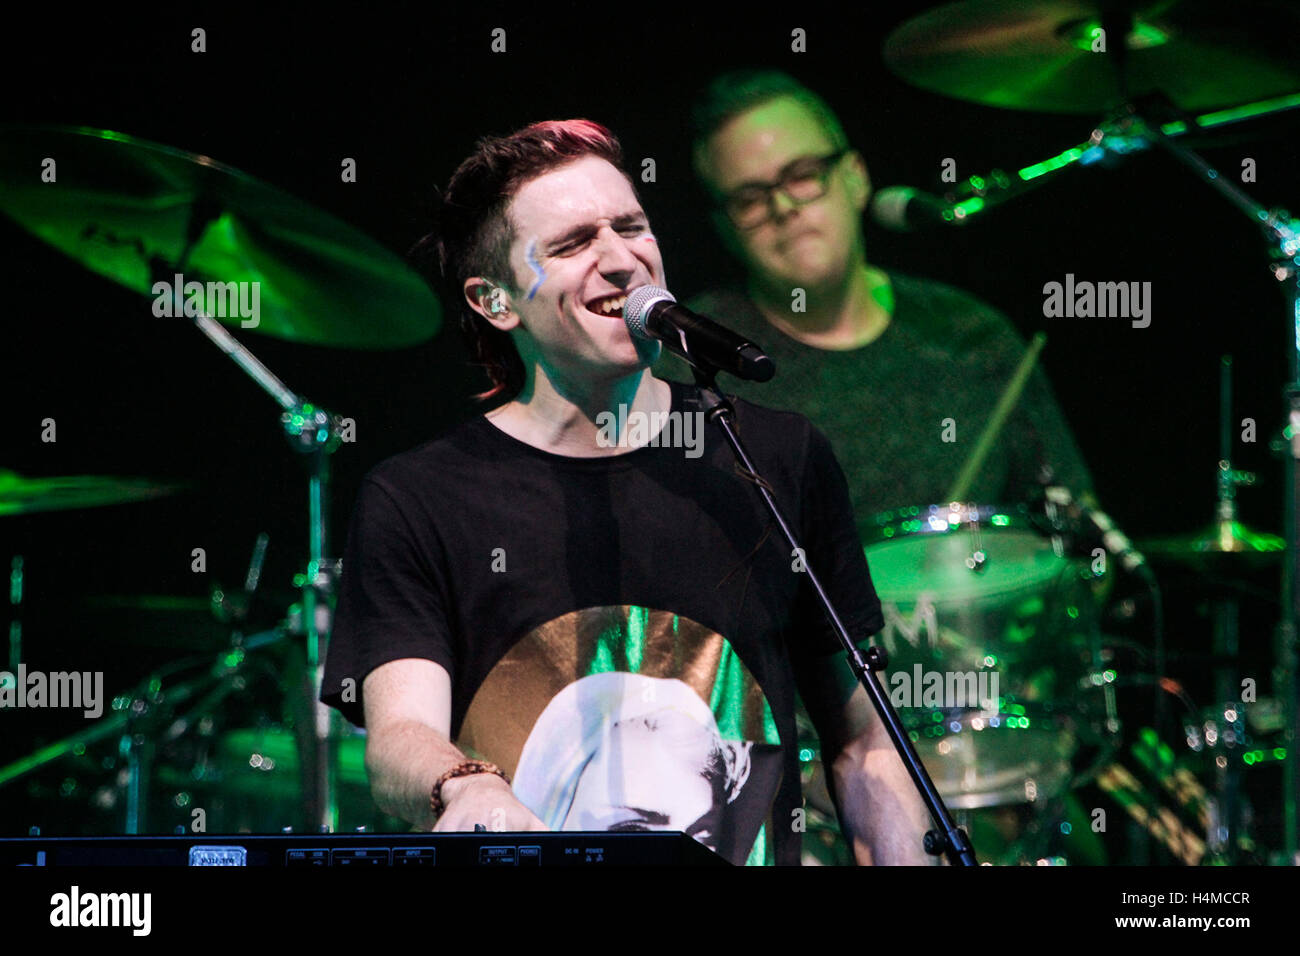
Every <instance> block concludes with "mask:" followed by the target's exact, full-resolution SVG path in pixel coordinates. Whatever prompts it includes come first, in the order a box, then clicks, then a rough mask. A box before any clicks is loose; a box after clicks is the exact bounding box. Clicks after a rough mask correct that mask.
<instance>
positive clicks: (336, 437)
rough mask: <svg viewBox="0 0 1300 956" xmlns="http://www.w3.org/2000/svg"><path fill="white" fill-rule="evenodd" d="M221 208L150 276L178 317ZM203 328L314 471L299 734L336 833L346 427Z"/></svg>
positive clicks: (310, 787)
mask: <svg viewBox="0 0 1300 956" xmlns="http://www.w3.org/2000/svg"><path fill="white" fill-rule="evenodd" d="M221 213H222V210H221V208H220V206H219V204H217V203H214V202H207V201H199V202H197V203H196V204H195V206H194V210H193V214H192V215H191V217H190V221H189V224H188V229H187V236H186V245H185V248H184V251H183V252H182V253H181V255H180V257H179V261H178V263H177V264H176V266H175V267H174V268H173V267H172V266H170V265H168V264H167V263H165V262H163V261H161V260H159V259H157V258H154V259H151V260H150V270H151V273H152V279H153V280H154V283H155V285H156V283H158V282H162V284H163V285H164V287H168V288H171V290H172V297H173V302H172V306H173V309H174V310H175V311H174V312H173V314H175V315H185V314H186V312H185V308H184V305H185V303H184V301H183V299H182V290H181V289H180V288H178V287H177V286H178V285H179V283H176V284H172V283H169V282H168V281H167V277H169V276H170V274H173V273H177V272H179V273H184V271H185V268H186V266H187V265H188V263H189V257H190V254H191V253H192V252H193V250H194V248H195V246H196V245H197V243H198V240H199V239H200V238H201V237H202V235H203V234H204V231H205V230H206V229H207V228H208V227H209V226H210V225H211V224H213V223H214V222H216V221H217V220H218V219H219V218H220V216H221ZM193 321H194V324H195V326H197V327H198V329H199V331H200V332H202V333H203V334H204V335H205V336H207V337H208V339H209V340H211V342H212V343H213V344H214V345H216V346H217V348H219V349H221V351H223V352H225V353H226V355H228V356H229V357H230V359H231V360H232V361H233V362H234V363H235V364H236V365H238V366H239V367H240V368H241V369H242V370H243V371H244V372H245V373H246V374H247V375H248V376H249V377H250V378H251V379H253V381H254V382H256V383H257V384H258V385H259V386H261V388H262V389H263V391H265V392H266V393H267V394H268V395H270V396H271V397H272V398H273V399H275V401H276V402H277V403H278V404H279V405H280V408H281V409H282V414H281V416H280V425H281V428H282V430H283V432H284V435H285V438H286V439H287V440H288V441H289V445H290V447H291V448H293V450H294V451H296V452H298V453H299V454H301V455H302V456H303V458H304V461H305V463H306V465H307V471H308V494H307V502H308V519H309V528H308V538H309V542H308V543H309V553H308V563H307V572H306V575H305V577H304V582H303V590H302V594H303V632H304V635H305V638H306V659H307V673H308V675H309V677H310V681H309V685H310V689H309V690H306V689H304V693H309V694H310V700H309V701H307V709H308V710H309V712H310V713H311V715H312V718H313V719H311V720H310V721H309V726H307V727H299V728H298V733H299V734H310V737H309V738H308V745H307V746H306V747H305V748H304V756H305V757H306V760H305V761H304V762H303V764H302V772H303V782H304V791H305V792H304V798H305V802H306V804H307V807H308V811H309V818H310V819H311V821H312V829H319V830H320V831H321V832H328V833H332V832H334V831H335V830H336V829H337V827H338V823H339V810H338V793H337V787H336V786H335V781H336V778H337V767H336V766H335V764H336V763H337V760H336V759H335V758H336V757H337V753H336V750H337V738H338V728H337V722H338V718H337V715H336V714H334V713H333V712H332V711H331V710H330V709H329V708H327V707H325V705H323V704H322V703H320V689H321V686H320V685H321V677H322V672H323V665H322V663H321V661H322V658H323V653H322V651H323V648H322V642H323V641H325V640H328V638H329V631H330V626H331V624H332V616H333V602H332V597H333V592H334V578H335V576H336V569H337V567H338V564H337V562H336V561H330V560H328V559H327V558H326V553H327V548H328V546H329V544H330V536H329V456H330V455H331V454H333V452H334V451H335V450H336V449H337V448H338V447H339V445H340V444H341V443H342V436H343V425H342V421H341V419H340V418H339V416H337V415H334V414H331V413H330V412H328V411H326V410H325V409H323V408H321V407H319V406H317V405H315V404H313V403H311V402H308V401H306V400H304V399H303V398H302V397H300V396H299V395H297V394H296V393H294V392H293V391H291V390H290V389H289V388H288V386H286V385H285V384H284V383H283V382H282V381H280V379H279V378H277V377H276V375H275V374H274V373H273V372H272V371H271V370H270V369H269V368H267V367H266V365H264V364H263V363H262V362H261V361H260V360H259V359H258V358H257V356H255V355H254V354H253V353H252V352H251V351H250V350H249V349H248V348H247V347H246V346H245V345H243V344H242V343H241V342H240V341H239V340H238V339H236V338H235V337H234V336H233V335H231V334H230V333H229V332H227V331H226V330H225V329H224V328H223V327H222V326H221V325H220V323H218V322H217V321H215V320H214V319H213V318H212V317H210V316H208V315H207V314H205V313H203V312H202V311H201V310H200V312H199V314H197V315H195V316H194V317H193Z"/></svg>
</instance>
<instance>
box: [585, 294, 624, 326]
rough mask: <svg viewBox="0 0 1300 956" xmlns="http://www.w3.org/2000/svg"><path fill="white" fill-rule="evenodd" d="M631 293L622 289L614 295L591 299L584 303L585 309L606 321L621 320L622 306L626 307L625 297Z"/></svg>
mask: <svg viewBox="0 0 1300 956" xmlns="http://www.w3.org/2000/svg"><path fill="white" fill-rule="evenodd" d="M632 291H633V290H632V289H624V290H623V291H622V292H619V293H618V294H616V295H603V296H600V297H599V298H596V299H592V300H591V301H589V302H587V303H586V309H587V311H588V312H594V313H596V314H597V315H599V316H603V317H604V318H607V319H621V318H623V306H625V305H627V297H628V295H629V294H630V293H631V292H632Z"/></svg>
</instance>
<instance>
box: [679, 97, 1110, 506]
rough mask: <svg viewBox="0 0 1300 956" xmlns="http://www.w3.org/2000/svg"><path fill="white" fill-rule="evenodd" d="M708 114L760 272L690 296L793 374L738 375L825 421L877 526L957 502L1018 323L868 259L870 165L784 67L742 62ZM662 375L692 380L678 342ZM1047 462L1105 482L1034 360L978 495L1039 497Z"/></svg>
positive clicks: (727, 203) (706, 159)
mask: <svg viewBox="0 0 1300 956" xmlns="http://www.w3.org/2000/svg"><path fill="white" fill-rule="evenodd" d="M692 120H693V127H694V144H693V149H694V155H693V160H694V165H695V170H696V173H697V175H698V176H699V178H700V180H701V183H702V185H703V186H704V188H705V190H706V191H707V192H708V194H709V195H710V196H711V197H712V198H713V201H714V208H713V217H712V218H713V222H714V225H715V227H716V229H717V230H718V233H719V236H720V238H721V239H722V241H723V243H724V244H725V245H726V247H727V248H728V249H729V250H731V251H732V253H733V254H734V255H735V256H736V257H737V258H738V259H739V260H740V262H741V264H742V265H743V267H744V270H745V279H744V283H743V285H741V286H740V287H738V288H720V289H713V290H709V291H707V292H706V293H704V294H703V295H701V296H699V297H697V298H696V299H694V300H693V301H691V302H690V307H691V308H693V309H695V310H696V311H698V312H701V313H703V314H705V315H709V316H713V317H715V318H717V319H718V320H719V321H721V322H723V323H725V324H726V325H727V326H728V327H729V328H732V329H734V330H735V331H736V332H738V333H740V334H741V335H744V336H747V337H749V338H751V339H752V340H753V341H755V342H757V343H759V344H760V345H761V346H762V347H763V348H764V350H765V351H766V352H767V354H768V355H769V356H771V357H772V359H773V360H774V362H775V363H776V367H777V369H778V370H779V373H778V375H777V377H776V378H775V379H774V380H772V381H771V382H767V383H765V384H756V383H752V382H742V381H738V380H732V381H730V382H729V383H728V387H729V388H734V390H735V392H736V393H737V394H739V395H741V396H742V397H748V398H750V399H751V400H755V401H761V402H762V403H764V404H766V405H769V406H771V407H776V408H785V409H790V410H793V411H798V412H801V413H802V414H804V415H806V416H808V417H809V418H811V419H812V420H813V421H814V422H816V423H817V424H818V425H819V426H820V427H821V428H822V429H823V431H824V432H825V433H826V434H827V436H828V437H829V438H830V439H831V442H832V444H833V446H834V448H835V451H836V454H837V455H838V457H839V459H840V461H841V463H842V465H843V467H844V471H845V473H846V474H847V475H848V477H849V484H850V488H851V493H852V496H853V508H854V512H855V514H856V515H857V520H858V523H859V528H860V529H861V530H863V531H864V532H865V531H866V529H867V528H868V527H870V526H871V525H872V524H873V523H874V522H873V515H874V514H876V513H878V512H880V511H882V510H883V509H886V508H897V507H901V506H907V505H922V504H927V503H937V502H943V501H944V497H945V495H946V494H947V493H948V492H949V490H950V489H951V486H952V484H953V482H954V480H955V479H956V477H957V475H958V474H959V472H960V471H961V470H962V466H963V465H964V463H965V461H966V459H967V457H968V456H969V454H970V452H971V450H972V449H973V448H974V447H975V444H976V442H977V441H978V439H979V437H980V434H981V432H982V430H983V428H984V425H985V423H986V422H987V421H988V420H989V418H990V415H991V413H992V410H993V408H994V406H995V405H996V404H997V401H998V398H999V396H1000V395H1001V394H1002V391H1003V389H1004V388H1005V387H1006V385H1007V383H1008V381H1009V380H1010V379H1011V378H1012V376H1013V374H1014V371H1015V369H1016V366H1017V363H1018V362H1019V361H1020V359H1021V357H1022V355H1023V354H1024V351H1025V346H1024V343H1023V342H1022V341H1021V339H1020V338H1019V336H1018V335H1017V334H1016V332H1015V330H1014V328H1013V327H1012V325H1011V322H1010V321H1009V320H1008V319H1007V317H1006V316H1004V315H1003V314H1001V313H1000V312H998V311H997V310H995V309H993V308H991V307H990V306H989V305H987V304H985V303H983V302H981V301H979V300H978V299H976V298H975V297H974V296H972V295H969V294H968V293H966V292H963V291H961V290H959V289H955V288H953V287H952V286H948V285H945V284H943V283H941V282H937V281H934V280H932V279H922V278H917V277H914V276H910V275H905V274H903V273H899V272H894V271H888V272H887V271H885V270H884V269H881V268H879V267H877V266H874V265H872V264H871V263H870V262H868V261H867V250H866V242H865V239H864V233H863V221H862V220H863V215H862V214H863V211H864V210H865V209H866V206H867V202H868V200H869V199H870V197H871V179H870V177H869V175H868V173H867V168H866V164H865V163H864V161H863V158H862V156H861V154H860V153H858V152H857V151H856V150H855V149H853V148H852V146H851V145H850V143H849V141H848V139H847V137H846V136H845V133H844V129H843V127H842V126H841V124H840V122H839V120H838V119H837V118H836V116H835V114H834V113H833V112H832V111H831V109H830V107H829V106H827V104H826V102H825V101H824V100H822V98H821V97H819V96H818V95H817V94H816V93H814V92H813V91H812V90H810V89H808V88H807V87H805V86H803V85H801V84H800V83H798V82H797V81H796V80H794V79H793V78H791V77H789V76H787V75H785V74H783V73H777V72H742V73H731V74H727V75H724V76H721V77H718V78H717V79H716V80H715V81H714V82H713V83H712V84H711V85H710V86H709V87H708V88H707V90H706V91H705V92H704V94H703V95H702V96H701V98H700V99H699V100H698V102H697V103H696V104H695V107H694V110H693V115H692ZM655 374H656V375H657V376H659V377H663V378H670V379H682V380H687V369H686V366H685V365H684V363H682V362H681V361H680V360H679V359H677V358H676V357H675V356H672V355H669V354H668V353H667V352H665V353H664V355H663V357H662V358H661V359H660V360H659V363H658V364H657V365H656V366H655ZM1043 463H1050V465H1051V466H1052V468H1053V471H1054V473H1055V481H1056V482H1057V483H1059V484H1064V485H1066V486H1067V487H1069V488H1070V489H1071V490H1073V491H1074V493H1075V495H1076V496H1078V495H1079V494H1081V493H1083V492H1085V491H1087V490H1088V489H1089V487H1090V484H1091V480H1090V478H1089V475H1088V471H1087V468H1086V467H1085V465H1084V463H1083V460H1082V457H1081V455H1080V453H1079V449H1078V446H1077V445H1076V443H1075V440H1074V438H1073V437H1072V436H1071V434H1070V430H1069V426H1068V425H1067V424H1066V421H1065V418H1064V416H1063V415H1062V414H1061V411H1060V409H1059V408H1058V407H1057V404H1056V401H1055V399H1054V398H1053V396H1052V391H1051V388H1050V387H1049V385H1048V383H1047V380H1046V377H1045V376H1044V375H1043V373H1042V372H1041V371H1040V370H1036V371H1035V372H1034V374H1033V376H1032V377H1031V378H1030V380H1029V383H1028V384H1027V386H1026V387H1025V390H1024V393H1023V394H1022V395H1021V397H1020V400H1019V403H1018V405H1017V408H1016V410H1015V411H1014V413H1013V414H1012V415H1011V416H1010V418H1009V419H1008V420H1007V422H1006V424H1005V425H1004V427H1003V429H1002V431H1001V434H1000V436H999V438H998V440H997V443H996V444H995V445H994V446H993V449H992V451H991V453H990V454H989V455H988V456H987V458H986V459H985V461H984V464H983V466H982V467H981V468H980V469H979V471H978V472H977V474H976V475H975V478H974V481H973V483H972V484H971V486H970V489H969V491H968V492H967V494H965V495H964V496H963V498H964V499H966V500H976V501H983V502H1012V501H1018V500H1023V499H1024V498H1025V497H1026V496H1027V494H1028V493H1029V491H1030V489H1031V488H1032V486H1033V484H1034V482H1035V481H1036V479H1037V477H1038V474H1039V470H1040V467H1041V465H1042V464H1043Z"/></svg>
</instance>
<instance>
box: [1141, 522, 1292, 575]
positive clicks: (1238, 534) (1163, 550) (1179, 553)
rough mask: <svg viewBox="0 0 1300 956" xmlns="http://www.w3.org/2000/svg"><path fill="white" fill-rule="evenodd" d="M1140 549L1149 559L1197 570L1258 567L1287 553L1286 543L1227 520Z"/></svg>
mask: <svg viewBox="0 0 1300 956" xmlns="http://www.w3.org/2000/svg"><path fill="white" fill-rule="evenodd" d="M1138 550H1140V551H1142V552H1143V553H1144V554H1146V555H1148V556H1149V557H1153V558H1165V559H1168V560H1171V561H1178V562H1180V563H1183V564H1191V565H1195V566H1198V567H1207V566H1209V565H1211V564H1218V565H1223V564H1238V563H1242V564H1245V565H1249V566H1257V565H1262V564H1272V563H1274V562H1276V561H1278V560H1279V559H1280V558H1281V557H1282V553H1283V552H1284V551H1285V550H1286V540H1285V539H1284V538H1279V537H1278V536H1277V535H1275V534H1266V533H1262V532H1258V531H1252V530H1251V529H1250V528H1248V527H1247V526H1246V525H1244V524H1242V523H1241V522H1240V521H1229V520H1224V521H1215V522H1213V523H1212V524H1211V525H1209V527H1207V528H1205V529H1204V530H1202V531H1198V532H1194V533H1192V534H1183V535H1174V536H1172V537H1165V538H1152V539H1150V540H1148V541H1143V542H1139V543H1138Z"/></svg>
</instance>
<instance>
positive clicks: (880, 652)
mask: <svg viewBox="0 0 1300 956" xmlns="http://www.w3.org/2000/svg"><path fill="white" fill-rule="evenodd" d="M688 361H689V362H690V365H691V372H692V374H693V375H694V376H695V383H696V384H697V385H698V386H699V387H700V393H701V395H702V396H703V399H704V407H705V413H704V414H705V417H706V418H707V419H708V420H709V421H711V422H715V423H717V425H718V427H719V428H721V429H722V433H723V435H724V436H726V439H727V444H728V445H730V446H731V450H732V453H733V454H734V455H735V456H736V462H737V464H739V465H740V467H741V468H742V469H743V470H744V472H745V474H747V475H748V476H750V477H751V478H752V479H755V480H754V481H753V484H754V487H755V488H757V489H758V493H759V494H760V495H761V496H762V498H763V503H764V504H765V505H766V506H767V510H768V511H769V512H770V513H771V515H772V518H773V519H774V520H775V521H776V524H777V527H779V528H780V529H781V535H782V536H783V537H784V538H785V540H786V543H787V544H788V545H789V546H790V547H791V548H792V549H796V552H797V553H798V554H801V555H804V558H803V565H804V573H805V574H807V575H808V580H809V581H810V582H812V586H813V590H815V591H816V592H817V599H818V600H819V601H820V602H821V605H822V609H823V610H824V611H825V612H826V619H827V620H828V621H830V623H831V627H832V628H834V630H835V636H836V637H837V638H839V642H840V644H841V646H842V647H843V648H844V653H845V656H846V657H847V663H848V665H849V668H850V669H851V670H852V671H853V676H854V677H855V678H857V680H858V683H860V684H861V685H862V687H863V689H865V690H866V692H867V696H868V697H869V698H871V703H872V705H873V706H874V707H875V708H876V713H877V714H879V715H880V720H881V723H883V724H884V726H885V729H886V730H887V731H888V733H889V737H890V739H891V740H892V741H893V743H894V749H896V750H897V751H898V755H899V756H900V757H901V758H902V759H903V766H904V767H906V768H907V772H908V774H909V775H910V776H911V778H912V782H913V783H914V784H915V785H916V789H917V790H918V791H919V792H920V794H921V799H922V800H923V801H924V802H925V805H926V809H928V810H929V811H930V817H931V819H933V820H934V822H935V823H936V824H937V825H938V828H937V829H934V830H930V831H928V832H927V833H926V834H925V852H926V853H929V854H930V855H931V856H938V855H939V854H941V853H942V854H944V855H945V856H947V858H948V862H949V863H951V864H952V865H953V866H978V865H979V861H978V860H976V859H975V848H974V847H973V846H972V845H971V842H970V837H969V836H967V834H966V831H965V830H962V829H961V828H959V827H958V826H957V824H956V823H955V822H954V821H953V819H952V815H951V814H950V813H949V812H948V808H947V807H946V806H944V803H943V799H942V798H941V797H940V796H939V791H938V790H937V789H936V788H935V786H934V781H932V780H931V779H930V774H929V773H927V772H926V769H925V765H924V764H922V763H921V758H920V757H918V756H917V754H916V749H915V748H914V747H913V746H912V742H911V741H910V740H908V738H907V732H906V731H905V730H904V729H903V724H902V722H901V721H900V720H899V719H898V714H897V713H896V712H895V711H894V708H893V706H892V705H891V704H890V703H889V698H888V697H887V696H885V691H884V689H883V688H882V687H881V686H880V682H879V681H878V680H877V679H876V676H875V673H874V672H875V671H881V670H884V669H885V667H887V666H888V664H889V660H888V657H887V655H886V654H885V650H884V648H881V647H875V646H873V647H869V648H867V650H866V652H865V653H863V652H862V651H860V650H859V649H858V648H857V647H856V646H855V645H854V643H853V639H852V638H851V637H849V632H848V631H847V630H846V629H845V627H844V624H843V622H842V621H840V616H839V614H837V613H836V611H835V607H834V605H832V604H831V599H830V596H829V595H828V594H827V593H826V589H825V588H823V587H822V583H821V580H820V579H819V578H818V577H817V573H816V572H815V571H814V570H813V567H812V565H811V564H810V563H809V562H808V559H807V552H806V551H804V550H803V548H802V547H801V546H800V544H799V541H798V539H797V538H796V537H795V535H794V531H793V529H791V527H790V523H789V522H788V521H786V519H785V515H784V514H782V513H781V508H780V506H779V505H778V504H777V503H776V499H775V498H773V497H772V493H771V492H770V491H769V490H768V487H769V486H768V484H767V482H766V481H764V480H763V478H762V476H761V475H760V474H759V473H758V472H757V471H756V470H755V469H754V463H753V462H752V461H750V458H749V454H748V453H747V452H746V451H745V446H744V444H742V442H741V440H740V436H739V435H738V434H736V429H735V423H734V421H733V419H732V416H733V414H734V412H735V410H734V409H733V408H732V407H731V403H730V402H728V401H727V399H726V397H725V396H724V395H723V394H722V392H720V391H719V390H718V388H717V385H716V384H715V383H714V379H716V378H717V374H718V369H717V368H714V367H712V366H710V365H708V363H705V362H703V361H702V360H700V359H698V358H695V359H689V360H688Z"/></svg>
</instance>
